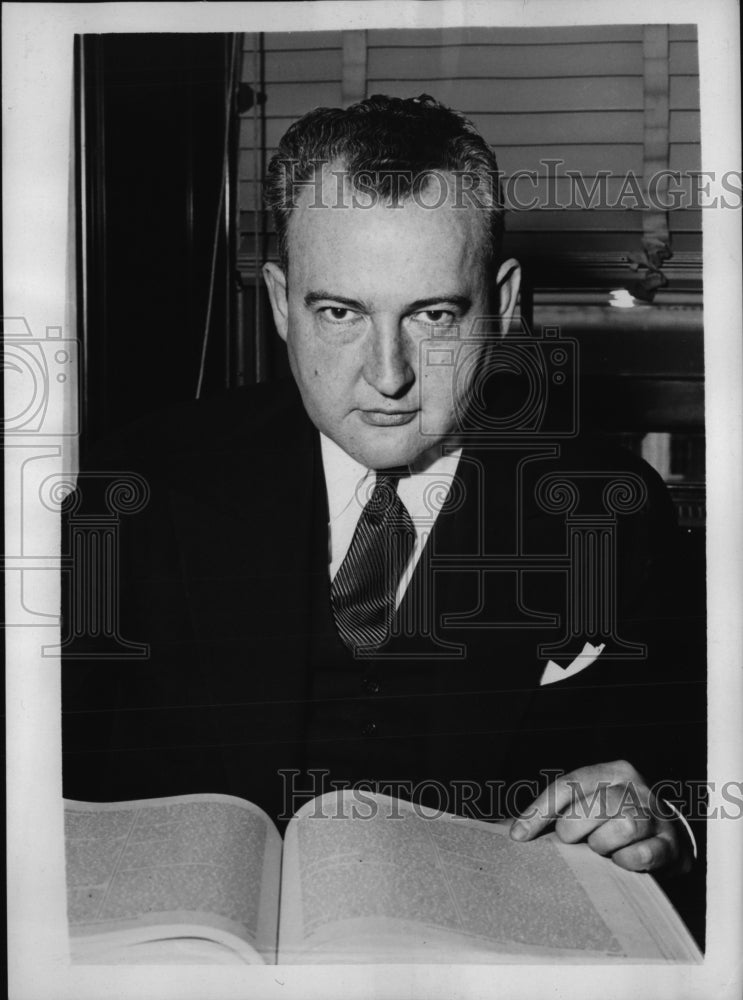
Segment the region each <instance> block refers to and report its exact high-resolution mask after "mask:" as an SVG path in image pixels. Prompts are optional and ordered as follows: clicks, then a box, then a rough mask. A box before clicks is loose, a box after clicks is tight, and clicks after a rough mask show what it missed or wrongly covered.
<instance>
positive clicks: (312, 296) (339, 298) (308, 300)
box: [304, 289, 366, 312]
mask: <svg viewBox="0 0 743 1000" xmlns="http://www.w3.org/2000/svg"><path fill="white" fill-rule="evenodd" d="M328 300H330V301H331V302H340V303H341V304H342V305H344V306H348V308H349V309H358V310H359V311H361V312H363V311H364V310H365V309H366V306H365V305H364V303H363V302H360V301H359V300H358V299H347V298H346V297H345V295H336V294H335V293H334V292H326V291H325V290H324V289H321V290H320V291H317V292H307V294H306V295H305V297H304V304H305V305H306V306H311V305H314V304H315V302H327V301H328Z"/></svg>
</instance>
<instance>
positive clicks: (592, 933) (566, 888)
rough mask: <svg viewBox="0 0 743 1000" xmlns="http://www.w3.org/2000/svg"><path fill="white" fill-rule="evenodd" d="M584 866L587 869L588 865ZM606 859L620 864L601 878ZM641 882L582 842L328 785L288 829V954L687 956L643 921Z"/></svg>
mask: <svg viewBox="0 0 743 1000" xmlns="http://www.w3.org/2000/svg"><path fill="white" fill-rule="evenodd" d="M565 850H567V852H568V854H569V855H570V856H571V858H572V860H571V863H568V862H567V861H566V860H565V856H564V852H565ZM576 859H578V860H576ZM596 866H600V867H599V868H598V874H596ZM584 867H585V868H587V870H588V871H589V877H588V878H584V877H583V876H582V875H579V874H578V873H579V872H581V870H582V868H584ZM605 869H613V870H612V871H611V872H610V874H609V875H607V876H606V877H603V876H602V872H604V875H606V872H605ZM637 880H639V883H640V885H643V886H644V883H646V882H651V883H652V879H650V877H649V876H645V875H634V874H632V873H627V872H621V870H620V869H617V868H616V866H613V865H612V864H611V862H609V861H607V860H606V859H603V858H600V857H598V856H597V855H595V854H594V853H593V852H592V851H591V850H590V848H588V847H586V846H585V845H583V846H577V845H570V846H569V847H568V846H567V845H561V844H559V842H557V840H556V838H554V837H550V836H548V837H542V838H539V839H538V840H537V841H534V842H532V843H529V844H518V843H516V842H514V841H512V840H511V839H510V837H509V836H508V824H490V823H484V822H478V821H475V820H465V819H462V818H460V817H456V816H452V815H450V814H442V813H438V814H436V813H431V811H430V810H425V809H423V808H422V807H419V806H413V805H411V804H410V803H407V802H401V801H398V800H394V799H389V798H387V797H385V796H376V795H371V794H370V793H364V794H363V797H362V796H361V794H360V793H357V795H356V797H355V798H354V795H353V793H344V794H343V795H341V796H337V795H335V794H331V795H327V796H324V797H323V798H322V799H318V800H315V802H313V803H308V804H307V805H306V806H305V807H304V808H303V809H302V810H300V812H299V813H298V814H297V816H296V817H295V818H294V819H293V820H292V822H291V823H290V824H289V827H288V829H287V832H286V836H285V846H284V871H283V877H282V910H281V921H280V924H281V926H280V932H279V961H280V962H311V961H324V962H330V961H343V962H349V961H386V962H389V961H406V962H409V961H416V960H420V961H427V962H431V961H441V962H459V961H485V962H486V961H501V960H504V959H505V960H508V959H509V958H510V959H511V960H518V958H519V957H520V956H521V957H522V958H523V957H526V956H529V960H530V961H531V960H532V958H533V957H537V958H539V957H541V958H542V959H544V960H545V961H546V960H549V959H551V960H553V961H554V959H555V958H556V957H558V956H559V957H560V958H561V959H566V958H567V959H568V960H570V959H571V958H573V959H575V960H576V961H585V960H589V961H607V960H611V961H613V960H623V959H624V960H626V959H628V958H630V957H631V958H634V959H637V958H643V959H649V960H662V959H666V958H676V959H679V958H681V957H688V955H685V953H684V952H683V948H681V949H680V951H679V950H678V948H677V950H676V951H674V949H673V948H672V947H667V948H666V949H665V950H664V948H663V947H661V946H660V945H659V942H658V940H656V938H657V937H659V936H662V935H651V934H648V931H647V927H645V926H642V927H640V928H639V929H638V927H637V921H636V920H635V921H634V923H633V919H634V917H636V914H635V913H634V908H633V905H632V903H631V900H632V898H633V894H634V887H635V885H636V884H637ZM653 885H654V883H653ZM596 889H598V890H599V896H600V902H599V905H597V904H596V902H595V900H594V898H593V891H594V890H596ZM660 895H661V897H662V894H660ZM639 898H640V900H641V902H640V907H641V909H642V908H643V907H644V908H648V907H650V902H652V901H654V905H658V907H659V909H660V910H661V912H662V910H663V903H662V902H661V903H660V904H658V903H657V900H656V899H655V897H654V895H653V893H652V892H648V891H645V889H644V888H643V889H642V890H641V891H640V892H639ZM665 906H666V907H670V904H668V903H667V901H665ZM615 910H616V911H617V912H616V913H615V912H614V911H615ZM651 910H652V908H650V909H648V913H649V914H650V913H651ZM617 914H618V915H617ZM653 919H654V918H653V916H652V915H649V916H648V918H647V920H646V921H645V923H647V924H652V922H653ZM683 933H684V931H683V928H682V931H681V940H683ZM674 940H675V939H674ZM676 944H677V945H678V942H676ZM679 947H680V946H679Z"/></svg>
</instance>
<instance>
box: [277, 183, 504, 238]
mask: <svg viewBox="0 0 743 1000" xmlns="http://www.w3.org/2000/svg"><path fill="white" fill-rule="evenodd" d="M370 177H371V175H369V174H368V173H367V174H363V173H362V174H351V173H350V171H349V170H348V168H347V167H346V166H345V165H344V164H342V163H331V164H328V165H325V166H324V167H323V168H322V171H319V170H318V172H317V174H316V175H315V176H314V177H312V178H311V179H309V180H308V181H306V182H304V183H302V184H299V185H296V186H295V189H294V192H293V195H294V197H293V204H294V208H293V210H292V212H291V216H290V219H289V226H288V236H289V243H290V245H291V243H292V242H293V241H294V240H296V239H299V241H300V243H302V244H305V247H304V249H306V243H307V242H310V243H314V242H315V241H316V240H322V239H323V238H324V237H327V238H331V239H332V238H338V237H341V238H342V237H343V236H346V237H350V238H352V237H353V236H354V235H358V237H359V238H360V239H361V238H365V237H366V235H368V233H369V231H370V230H371V229H375V230H379V229H382V228H386V229H387V230H388V231H389V233H390V236H391V237H392V236H393V235H394V233H395V231H398V232H399V231H405V232H406V233H412V232H417V233H419V234H420V236H421V239H425V238H426V234H430V236H432V237H433V236H434V234H435V238H437V239H438V240H440V241H441V240H444V241H446V242H447V243H451V244H457V245H461V246H462V247H467V248H469V249H470V250H474V252H475V253H476V252H477V250H479V249H482V246H483V244H484V241H485V240H486V239H487V236H486V230H487V222H488V220H487V216H486V212H485V209H484V208H483V207H481V206H479V205H476V204H472V203H470V202H466V201H463V200H462V198H461V196H460V192H459V191H458V190H457V183H458V178H457V177H456V176H455V175H454V174H451V173H449V172H448V171H428V172H426V174H425V175H424V178H423V179H422V180H423V183H422V184H421V185H420V186H416V185H415V184H413V185H411V183H410V179H409V175H408V177H402V178H398V179H396V178H395V177H394V176H390V175H389V174H388V175H386V176H385V178H384V183H383V184H382V183H379V182H378V181H377V179H376V178H374V182H372V181H371V180H370ZM293 238H294V240H293Z"/></svg>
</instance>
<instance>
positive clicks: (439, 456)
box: [320, 433, 462, 524]
mask: <svg viewBox="0 0 743 1000" xmlns="http://www.w3.org/2000/svg"><path fill="white" fill-rule="evenodd" d="M320 448H321V452H322V462H323V469H324V471H325V484H326V489H327V494H328V520H329V521H330V523H331V524H332V523H333V521H335V520H336V519H337V518H339V517H340V516H341V514H343V512H344V511H345V510H347V509H348V507H349V505H350V504H351V503H352V502H353V501H354V500H356V501H357V503H358V504H359V507H363V505H364V502H365V501H366V500H367V499H368V491H367V490H365V489H364V485H365V483H366V482H367V481H368V480H369V479H370V478H371V477H373V476H375V475H376V473H375V471H374V470H373V469H367V467H366V466H365V465H362V464H361V462H357V461H356V459H355V458H351V456H350V455H348V454H347V453H346V452H345V451H344V450H343V449H342V448H341V447H340V445H337V444H336V443H335V441H332V440H331V439H330V438H329V437H326V436H325V435H324V434H323V433H320ZM461 452H462V449H461V447H457V446H456V445H447V446H446V447H442V445H441V444H440V443H437V444H435V445H433V446H432V447H431V448H429V449H428V451H425V452H424V453H423V454H422V455H420V456H419V457H418V458H417V459H416V461H415V462H414V463H413V464H412V465H411V467H410V472H411V476H410V480H406V479H402V480H401V481H400V487H399V492H400V494H401V495H403V496H404V497H405V499H406V500H407V499H408V498H412V496H413V495H415V494H416V493H417V492H418V491H417V488H416V487H417V485H418V484H420V482H421V480H416V477H417V476H419V475H421V474H423V473H425V474H426V475H427V477H431V476H440V477H443V478H444V479H445V480H446V481H447V485H448V482H449V481H450V480H451V479H452V477H453V476H454V473H455V472H456V469H457V464H458V462H459V456H460V455H461ZM429 481H430V479H429Z"/></svg>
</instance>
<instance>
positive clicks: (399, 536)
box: [330, 470, 415, 653]
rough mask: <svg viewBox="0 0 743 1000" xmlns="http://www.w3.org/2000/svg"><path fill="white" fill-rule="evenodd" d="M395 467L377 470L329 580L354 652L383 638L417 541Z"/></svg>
mask: <svg viewBox="0 0 743 1000" xmlns="http://www.w3.org/2000/svg"><path fill="white" fill-rule="evenodd" d="M399 478H400V473H399V471H397V470H384V471H380V472H377V479H376V484H375V486H374V492H373V493H372V495H371V497H370V498H369V500H368V502H367V504H366V506H365V507H364V509H363V511H362V512H361V517H360V518H359V520H358V524H357V525H356V531H355V532H354V535H353V538H352V539H351V545H350V547H349V549H348V552H347V553H346V556H345V558H344V560H343V562H342V563H341V565H340V566H339V568H338V572H337V573H336V574H335V577H334V578H333V582H332V583H331V585H330V600H331V604H332V607H333V617H334V619H335V625H336V628H337V629H338V634H339V635H340V637H341V639H342V640H343V642H344V643H345V644H346V646H348V648H349V649H350V650H351V652H352V653H357V652H360V651H362V650H369V649H374V648H376V647H377V646H379V645H381V644H382V642H383V641H384V640H385V639H386V638H387V636H388V634H389V630H390V625H391V623H392V616H393V615H394V613H395V594H396V591H397V585H398V583H399V581H400V576H401V575H402V572H403V570H404V568H405V566H406V565H407V562H408V560H409V558H410V554H411V552H412V551H413V544H414V542H415V528H414V526H413V521H412V519H411V517H410V514H409V513H408V511H407V509H406V507H405V504H404V503H403V502H402V500H401V499H400V497H399V496H398V494H397V482H398V479H399Z"/></svg>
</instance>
